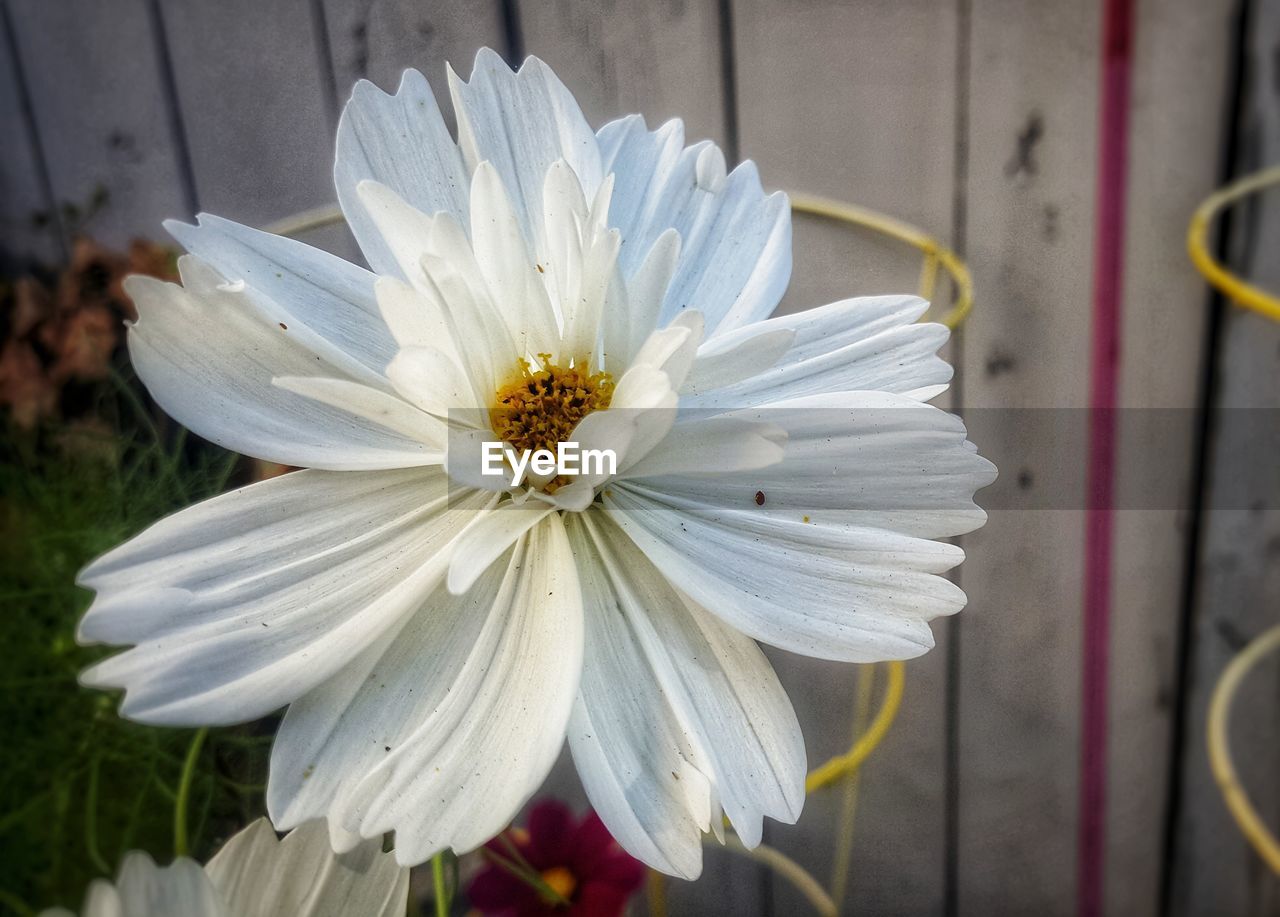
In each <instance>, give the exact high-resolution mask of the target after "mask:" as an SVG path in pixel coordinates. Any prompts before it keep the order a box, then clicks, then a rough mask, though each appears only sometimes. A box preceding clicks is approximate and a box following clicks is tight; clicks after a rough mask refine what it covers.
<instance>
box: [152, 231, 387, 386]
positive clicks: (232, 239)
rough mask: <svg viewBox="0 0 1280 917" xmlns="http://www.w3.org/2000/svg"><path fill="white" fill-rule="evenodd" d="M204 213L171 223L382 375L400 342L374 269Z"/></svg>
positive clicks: (187, 241)
mask: <svg viewBox="0 0 1280 917" xmlns="http://www.w3.org/2000/svg"><path fill="white" fill-rule="evenodd" d="M196 221H197V225H195V226H190V225H188V224H186V223H179V222H176V221H173V220H170V221H168V222H166V223H165V228H167V229H168V230H169V232H170V234H171V235H172V236H173V237H174V238H175V239H177V240H178V241H179V242H181V243H182V245H183V247H184V248H186V249H187V251H189V252H191V254H193V255H195V256H197V257H198V258H200V260H202V261H204V262H205V263H206V264H208V265H210V266H211V267H212V268H213V269H214V270H215V271H217V272H218V273H219V274H221V275H222V276H223V277H225V278H228V279H230V280H243V281H244V282H245V283H246V284H247V285H248V286H250V287H252V288H253V289H255V290H257V291H258V292H259V293H261V294H262V295H263V296H264V297H265V298H267V299H268V300H270V301H271V302H273V303H275V304H276V306H277V307H278V308H279V309H280V310H281V318H280V320H281V321H284V322H285V324H288V325H290V326H291V327H292V326H295V325H296V326H297V327H298V328H299V329H301V328H303V327H305V328H308V329H310V330H311V331H313V332H315V334H317V335H318V336H319V337H321V338H322V339H324V340H325V341H327V342H329V343H330V344H331V345H332V346H333V347H334V348H336V349H338V350H340V351H341V352H342V353H344V354H346V355H348V356H350V357H351V358H352V359H353V360H355V361H357V362H358V363H359V364H361V365H362V366H363V367H365V368H367V370H368V371H369V372H371V373H375V374H378V375H381V373H382V371H383V369H384V368H385V367H386V365H387V362H388V361H389V360H390V359H391V357H392V355H393V354H394V353H395V350H396V346H395V341H394V340H393V339H392V337H391V333H390V331H389V329H388V328H387V326H386V323H385V322H384V321H383V320H382V316H381V315H380V313H379V310H378V304H377V302H376V300H375V297H374V294H373V290H374V281H375V279H376V278H375V276H374V275H373V274H371V273H369V272H368V271H366V270H365V269H364V268H362V267H358V266H357V265H354V264H351V263H350V262H348V261H343V260H342V259H341V258H337V257H335V256H333V255H330V254H329V253H328V252H325V251H322V250H320V249H318V248H313V247H312V246H310V245H304V244H303V243H301V242H298V241H296V240H294V239H287V238H284V237H283V236H273V235H271V234H269V233H265V232H259V231H258V230H256V229H250V228H249V227H247V226H241V225H240V224H239V223H233V222H231V221H230V220H224V219H222V218H221V217H216V216H211V215H209V214H201V215H200V216H198V217H197V218H196ZM289 316H291V317H292V318H290V317H289ZM353 374H356V375H357V376H358V373H353Z"/></svg>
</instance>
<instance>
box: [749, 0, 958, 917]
mask: <svg viewBox="0 0 1280 917" xmlns="http://www.w3.org/2000/svg"><path fill="white" fill-rule="evenodd" d="M956 22H957V20H956V15H955V10H954V7H952V6H951V5H950V4H948V5H941V4H937V3H931V2H867V3H858V4H846V3H835V2H797V0H737V2H735V3H734V4H733V25H734V33H733V34H734V39H735V48H734V56H735V59H736V62H737V73H736V76H737V88H736V94H737V100H738V122H739V130H740V134H741V147H742V153H743V155H744V156H747V157H750V158H752V159H754V160H756V161H757V162H758V163H759V165H760V171H761V175H762V176H763V178H764V181H765V183H766V185H769V186H773V187H783V188H788V189H796V190H803V191H806V192H810V193H817V194H822V195H826V196H830V197H834V198H838V199H843V200H849V201H854V202H856V203H859V204H862V205H866V206H869V207H872V208H875V209H878V210H881V211H884V212H886V213H891V214H893V215H895V216H898V217H900V218H903V219H906V220H909V221H911V222H913V223H916V224H917V225H919V226H921V227H923V228H925V229H927V230H928V231H930V232H932V233H935V234H937V235H939V236H941V237H943V238H945V237H946V236H947V235H948V234H949V231H950V228H951V224H952V175H953V169H954V159H953V152H954V143H953V134H954V129H955V127H954V125H955V117H956V111H955V82H954V75H955V54H956V47H957V33H956V28H957V26H956ZM794 258H795V271H794V274H793V277H792V282H791V287H790V290H789V291H788V294H787V299H786V300H785V301H784V304H783V309H784V310H787V311H794V310H796V309H801V308H810V307H812V306H816V305H820V304H822V303H826V302H831V301H833V300H835V299H839V298H843V297H846V296H851V295H857V294H865V293H878V292H914V291H915V289H916V284H917V278H918V274H919V260H918V258H917V257H913V256H912V255H911V254H910V253H908V252H907V251H905V250H904V249H902V248H900V247H897V246H894V245H888V244H881V243H879V242H877V240H876V239H875V237H873V236H870V235H864V234H859V233H857V232H851V231H850V230H848V229H846V228H844V227H839V226H834V225H829V224H823V223H820V222H817V221H812V220H807V219H798V220H797V222H796V233H795V244H794ZM934 632H935V635H936V636H937V637H938V647H937V648H935V649H934V650H933V651H932V652H930V653H929V654H928V655H926V656H925V657H923V658H921V659H919V660H913V661H912V662H911V663H909V664H908V666H907V695H906V698H905V700H904V702H903V707H902V712H901V713H900V715H899V719H898V721H897V723H896V724H895V725H894V727H893V730H892V732H891V733H890V734H889V737H888V739H887V740H886V741H885V743H884V744H883V746H882V747H881V748H880V749H878V750H877V751H876V753H875V754H874V755H873V757H872V758H871V759H870V761H869V763H868V764H867V765H866V767H865V769H864V773H863V782H862V785H861V790H860V794H859V803H858V812H857V821H856V828H855V847H854V853H853V868H852V875H851V878H850V884H849V891H848V895H847V897H846V900H845V901H844V902H842V903H843V904H844V905H845V906H846V907H848V908H849V909H850V910H851V911H852V912H855V913H874V914H928V913H941V911H942V908H943V899H944V889H943V873H944V819H945V805H944V785H945V780H944V768H945V748H944V736H945V690H946V678H945V670H946V628H945V625H939V626H935V628H934ZM771 658H773V659H774V661H775V665H776V666H777V668H778V671H779V673H780V675H781V677H782V679H783V683H784V684H785V686H786V688H787V690H788V692H789V693H790V694H791V697H792V700H793V701H794V703H795V705H796V710H797V713H798V714H799V716H800V720H801V725H802V726H803V728H804V731H805V742H806V746H807V748H808V752H809V759H810V761H811V762H812V763H813V764H818V763H820V762H822V761H824V760H826V758H828V757H829V756H831V755H833V754H836V753H839V752H841V751H844V750H845V749H847V747H848V742H849V723H850V721H851V719H852V709H853V699H854V696H855V685H856V682H857V670H856V668H855V667H853V666H839V665H835V664H833V663H826V662H817V661H814V660H807V659H801V658H799V657H794V656H789V655H787V654H785V653H779V652H774V653H771ZM839 798H840V792H839V791H838V790H835V791H826V792H821V793H818V794H816V795H814V796H812V797H811V798H810V799H809V800H808V801H807V803H806V806H805V811H804V813H803V815H802V816H801V818H800V822H799V824H797V825H795V826H775V827H774V828H773V829H772V830H771V833H770V840H771V842H772V843H774V844H776V845H777V846H778V847H780V848H781V849H782V850H783V851H785V852H786V853H788V854H789V855H791V856H792V857H794V858H795V859H797V860H798V861H799V862H800V863H801V864H802V865H803V866H805V867H806V868H807V869H809V870H810V871H811V872H812V873H813V874H814V875H815V876H816V877H817V878H818V879H819V881H821V882H823V883H824V884H826V883H828V881H829V878H830V872H831V869H832V854H833V850H834V847H835V834H836V827H837V813H838V810H839V805H840V803H839ZM774 889H775V895H774V908H775V912H776V913H778V914H793V913H802V912H804V909H805V908H806V907H807V905H805V903H804V902H803V900H802V899H800V898H799V897H798V896H797V895H796V893H795V892H794V891H793V890H792V889H791V888H790V887H789V886H786V885H785V884H783V883H780V882H776V881H775V883H774Z"/></svg>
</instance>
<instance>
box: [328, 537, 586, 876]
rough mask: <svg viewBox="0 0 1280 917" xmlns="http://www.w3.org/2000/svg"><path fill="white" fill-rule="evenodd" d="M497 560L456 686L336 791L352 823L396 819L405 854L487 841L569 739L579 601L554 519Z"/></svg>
mask: <svg viewBox="0 0 1280 917" xmlns="http://www.w3.org/2000/svg"><path fill="white" fill-rule="evenodd" d="M502 571H503V565H499V566H498V567H496V568H495V571H494V574H493V577H491V578H497V577H501V583H500V585H499V586H498V588H497V590H496V595H495V597H494V599H493V605H492V610H491V611H490V613H489V615H488V616H487V620H486V621H485V625H484V629H483V630H482V631H481V632H480V634H479V636H478V638H477V639H476V641H475V644H474V646H473V648H472V649H471V650H470V652H469V653H468V654H467V657H466V659H465V662H464V663H463V666H462V668H461V670H460V671H458V673H457V674H456V676H455V677H454V678H453V680H452V685H453V687H452V690H450V691H449V693H448V694H447V696H445V697H444V698H442V699H441V700H440V701H439V703H438V705H437V706H436V707H435V709H434V710H432V711H431V713H430V714H429V715H428V716H427V718H426V719H425V720H424V721H423V722H422V723H421V725H419V726H418V728H417V729H416V730H415V731H414V733H413V734H412V735H410V736H409V737H408V738H407V739H406V740H405V741H404V742H403V744H401V745H400V746H399V747H398V748H393V749H392V751H391V752H390V753H388V754H387V755H386V756H385V758H384V759H383V760H382V761H381V762H380V763H379V764H378V765H377V766H376V767H375V768H374V769H373V770H372V771H371V772H370V773H369V774H368V775H366V776H365V777H364V779H363V780H362V781H361V782H360V784H359V785H358V786H357V787H356V788H355V789H354V790H353V791H352V792H351V794H350V795H349V796H348V797H346V798H344V799H343V800H341V802H340V809H341V811H342V813H343V817H342V818H341V819H339V820H340V821H341V823H342V824H343V825H344V826H346V827H348V829H352V828H356V827H358V829H359V833H360V834H361V835H362V836H365V837H373V836H376V835H378V834H381V833H382V832H385V831H391V830H394V831H395V832H396V858H397V859H398V860H399V861H400V862H402V863H406V864H413V863H420V862H423V861H424V860H426V859H428V858H429V857H431V856H432V855H433V854H434V853H436V852H438V851H439V850H442V849H444V848H445V847H452V848H453V849H454V850H455V851H457V852H459V853H464V852H466V851H468V850H472V849H474V848H476V847H478V846H479V845H480V844H483V843H484V842H485V841H487V840H488V839H489V838H491V837H492V836H493V835H495V834H496V833H497V832H498V831H500V830H501V829H502V828H503V827H505V826H506V825H507V824H508V823H509V821H510V819H511V818H512V817H513V816H514V815H515V813H516V812H517V811H518V810H519V808H520V807H521V806H522V805H523V804H524V803H525V802H526V801H527V800H528V799H529V797H530V796H531V795H532V794H533V792H534V791H535V790H536V789H537V787H538V786H539V785H540V784H541V782H542V780H543V779H544V778H545V777H546V774H547V771H548V770H550V768H551V765H552V764H553V763H554V762H555V759H556V756H557V755H558V753H559V751H560V748H561V746H562V745H563V743H564V734H565V727H566V724H567V721H568V718H569V710H570V707H571V705H572V702H573V697H574V694H575V693H576V691H577V687H578V677H579V674H580V672H581V668H582V602H581V596H580V594H579V589H578V582H577V575H576V572H575V570H574V562H573V556H572V554H571V553H570V551H569V546H568V540H567V538H566V535H565V532H564V525H563V523H562V522H561V521H560V519H559V518H558V517H556V516H552V517H549V518H547V519H544V520H543V521H542V523H541V524H539V525H538V526H537V527H536V528H534V529H533V530H532V531H531V532H530V533H529V534H528V535H526V536H525V537H524V538H522V539H521V540H520V541H519V542H518V543H517V545H516V547H515V548H514V550H513V552H512V555H511V559H510V563H509V564H508V565H505V574H504V573H503V572H502ZM485 579H486V578H482V579H481V581H480V583H477V586H476V588H477V589H479V588H482V587H481V583H484V582H485Z"/></svg>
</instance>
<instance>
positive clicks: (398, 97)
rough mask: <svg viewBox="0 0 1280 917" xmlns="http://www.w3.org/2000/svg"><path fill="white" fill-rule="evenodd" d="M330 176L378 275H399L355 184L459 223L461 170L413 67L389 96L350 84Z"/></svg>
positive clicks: (462, 214) (463, 206) (462, 217)
mask: <svg viewBox="0 0 1280 917" xmlns="http://www.w3.org/2000/svg"><path fill="white" fill-rule="evenodd" d="M334 179H335V181H336V183H337V186H338V201H339V202H340V203H341V204H342V210H343V215H344V216H345V217H346V218H347V223H348V224H349V225H350V226H351V231H352V232H353V233H354V234H355V237H356V241H358V242H359V243H360V248H361V250H362V251H363V252H364V256H365V258H367V259H368V261H369V264H370V265H371V266H372V267H373V270H374V271H375V272H376V273H378V274H383V275H388V276H399V270H398V268H399V264H398V262H397V261H396V259H395V257H394V256H393V254H392V252H391V250H390V248H389V247H388V245H387V240H386V238H385V237H384V236H383V234H382V233H381V232H379V231H378V229H377V227H376V226H375V224H374V222H373V220H372V219H371V218H370V217H369V215H368V213H367V211H366V210H365V207H364V204H363V202H362V201H361V200H360V199H359V196H358V193H357V190H356V189H357V187H358V186H359V184H360V183H361V182H362V181H365V180H367V179H368V180H373V181H376V182H378V183H380V184H383V185H386V186H387V187H388V188H390V189H391V190H392V191H394V192H395V193H396V194H397V195H398V196H399V197H400V198H402V199H403V200H405V201H407V202H408V203H409V205H410V206H412V207H413V208H414V209H416V210H419V211H421V212H422V213H430V214H434V213H437V212H440V211H444V212H445V213H447V214H449V215H450V216H452V217H453V218H454V219H455V220H457V221H459V222H462V223H465V222H466V220H467V172H466V168H465V166H464V165H463V163H462V155H461V153H460V152H459V150H458V148H457V146H456V145H455V144H454V142H453V138H452V137H451V136H450V135H449V129H448V128H447V127H446V126H445V123H444V119H443V118H442V117H441V115H440V109H439V107H438V106H437V105H436V100H435V96H434V95H433V94H432V92H431V87H430V86H428V85H427V81H426V79H425V78H424V77H423V76H422V74H421V73H419V72H418V71H416V70H406V71H405V73H404V76H403V78H402V79H401V81H400V89H399V91H398V92H397V93H396V94H395V95H394V96H389V95H387V94H386V93H384V92H382V91H381V90H380V89H378V87H376V86H374V85H373V84H372V83H369V82H366V81H364V80H361V81H360V82H358V83H356V87H355V90H354V91H353V92H352V94H351V100H350V101H349V102H348V103H347V105H346V108H344V109H343V111H342V120H341V121H340V122H339V124H338V152H337V165H336V166H335V168H334Z"/></svg>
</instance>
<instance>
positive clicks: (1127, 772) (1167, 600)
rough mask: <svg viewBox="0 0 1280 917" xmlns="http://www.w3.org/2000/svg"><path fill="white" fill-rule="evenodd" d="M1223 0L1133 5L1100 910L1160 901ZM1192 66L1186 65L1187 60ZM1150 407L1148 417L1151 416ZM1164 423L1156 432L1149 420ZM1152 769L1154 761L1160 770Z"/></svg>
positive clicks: (1221, 86)
mask: <svg viewBox="0 0 1280 917" xmlns="http://www.w3.org/2000/svg"><path fill="white" fill-rule="evenodd" d="M1232 6H1233V4H1230V3H1225V2H1223V3H1203V2H1199V0H1173V2H1165V3H1160V4H1148V3H1139V4H1138V8H1137V42H1136V45H1135V48H1134V63H1133V98H1132V122H1131V131H1130V155H1129V195H1128V205H1129V213H1130V222H1129V233H1128V241H1127V245H1126V249H1125V272H1126V273H1125V285H1124V318H1123V323H1124V324H1123V328H1122V333H1123V339H1122V347H1121V379H1120V394H1121V404H1122V406H1123V407H1124V408H1126V409H1128V410H1126V411H1124V412H1123V414H1124V419H1122V420H1121V431H1120V456H1119V475H1118V480H1117V494H1118V498H1119V500H1120V501H1121V503H1122V505H1141V506H1143V507H1149V508H1143V509H1134V510H1126V511H1124V512H1120V513H1118V514H1117V515H1116V517H1115V523H1116V528H1115V553H1114V565H1115V566H1114V583H1115V586H1114V589H1113V612H1112V635H1111V670H1112V673H1113V674H1112V677H1111V684H1110V687H1111V702H1110V725H1111V730H1110V754H1109V768H1108V787H1107V792H1108V796H1107V819H1108V820H1107V846H1106V870H1107V871H1106V910H1107V913H1109V914H1125V915H1134V917H1139V915H1153V917H1154V915H1155V914H1156V913H1157V909H1158V906H1159V900H1160V895H1159V893H1160V882H1161V874H1162V861H1163V856H1164V828H1165V824H1164V819H1165V808H1166V803H1167V799H1168V786H1167V773H1168V768H1167V767H1166V766H1164V764H1163V762H1164V761H1166V760H1167V756H1168V754H1169V742H1170V738H1171V731H1172V722H1173V720H1172V717H1173V714H1174V711H1173V709H1172V705H1171V703H1170V702H1171V699H1172V697H1173V695H1174V692H1175V678H1176V660H1175V653H1176V648H1177V626H1178V625H1177V618H1178V615H1177V609H1178V608H1179V607H1180V605H1181V601H1182V588H1183V585H1184V582H1185V580H1184V575H1183V574H1184V570H1183V568H1184V566H1185V564H1186V543H1187V538H1188V536H1189V532H1188V522H1189V518H1188V503H1189V500H1190V477H1191V473H1192V464H1193V456H1194V454H1195V442H1194V438H1195V434H1196V428H1195V425H1194V423H1193V422H1192V420H1193V417H1194V413H1193V410H1194V406H1195V404H1196V401H1197V398H1199V396H1200V391H1199V387H1200V381H1201V378H1202V368H1201V364H1202V361H1203V358H1204V334H1205V328H1206V313H1205V309H1204V304H1205V292H1204V286H1203V284H1202V283H1201V282H1200V281H1199V278H1198V276H1197V275H1196V273H1195V271H1194V269H1193V268H1192V266H1191V263H1190V260H1189V259H1188V258H1187V256H1186V242H1185V237H1186V224H1187V220H1188V216H1189V214H1190V213H1191V211H1192V210H1194V208H1195V207H1196V205H1197V204H1198V203H1199V202H1200V200H1201V199H1203V198H1204V197H1205V195H1207V194H1208V193H1209V192H1210V191H1211V190H1212V189H1213V186H1214V184H1215V181H1216V178H1217V172H1218V168H1219V158H1220V149H1221V144H1222V137H1221V132H1220V126H1221V125H1222V124H1224V123H1225V112H1224V108H1225V106H1226V104H1227V102H1228V86H1227V82H1228V68H1229V61H1228V56H1229V53H1230V49H1231V18H1232ZM1190 60H1194V61H1196V66H1195V67H1193V68H1188V67H1187V61H1190ZM1152 409H1154V410H1152ZM1153 420H1154V421H1157V422H1158V423H1159V424H1160V425H1161V427H1165V428H1167V429H1166V430H1157V429H1156V428H1155V427H1154V426H1153V424H1152V423H1150V421H1153ZM1155 762H1161V763H1160V764H1159V765H1155Z"/></svg>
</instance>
